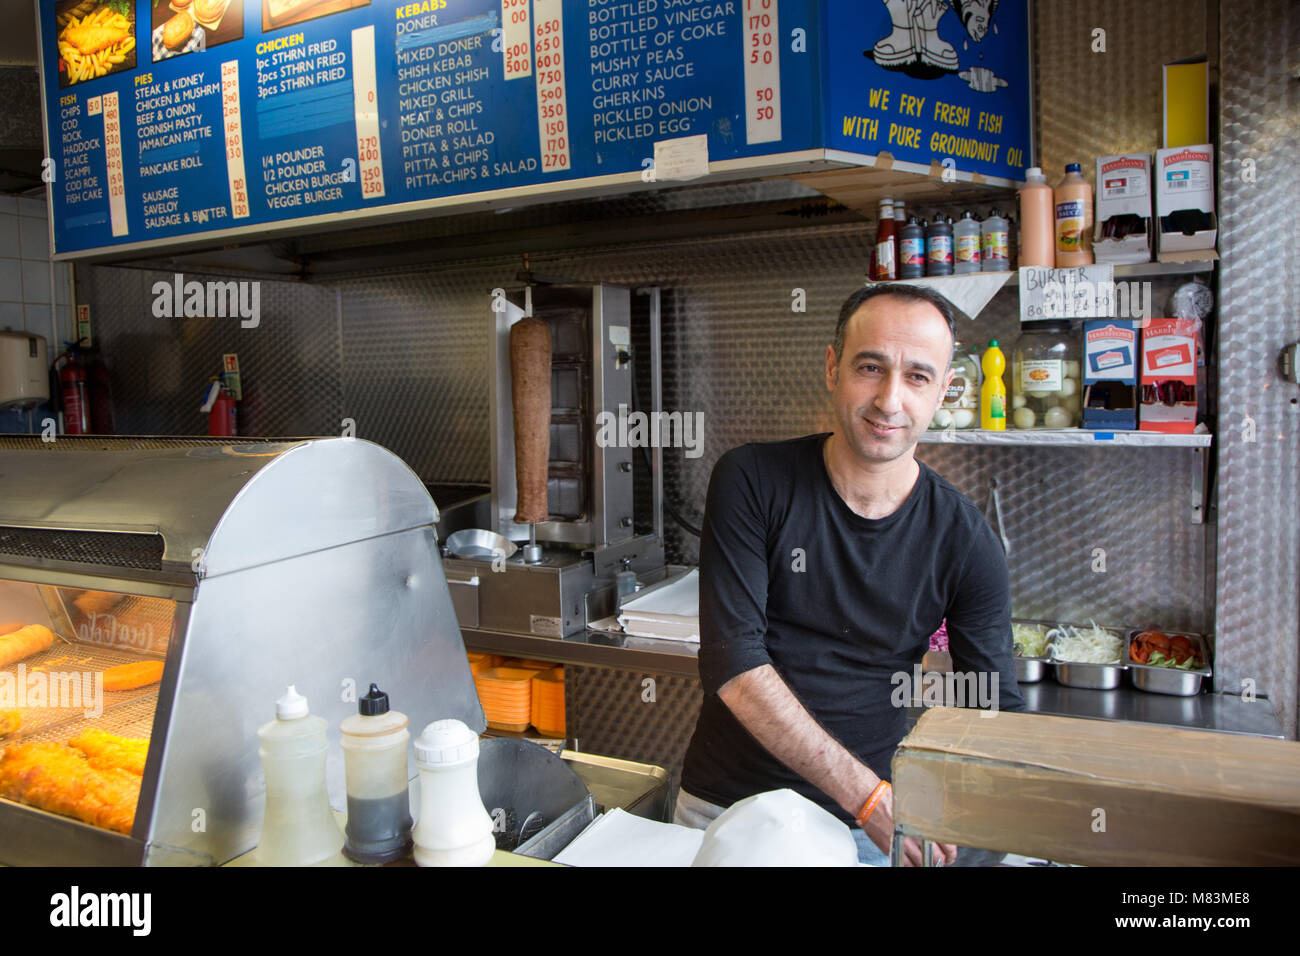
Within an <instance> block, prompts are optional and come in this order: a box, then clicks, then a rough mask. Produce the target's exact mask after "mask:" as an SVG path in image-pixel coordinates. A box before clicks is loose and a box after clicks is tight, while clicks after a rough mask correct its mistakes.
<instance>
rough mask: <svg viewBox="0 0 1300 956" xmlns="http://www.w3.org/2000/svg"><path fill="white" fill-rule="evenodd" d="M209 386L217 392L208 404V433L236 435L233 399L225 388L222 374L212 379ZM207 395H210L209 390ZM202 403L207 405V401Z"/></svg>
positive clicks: (237, 432)
mask: <svg viewBox="0 0 1300 956" xmlns="http://www.w3.org/2000/svg"><path fill="white" fill-rule="evenodd" d="M211 388H215V389H217V394H216V396H215V397H214V398H212V403H211V405H209V406H208V434H209V435H221V436H230V435H238V434H239V430H238V428H237V426H236V422H235V399H234V398H233V397H232V396H231V394H230V392H229V391H227V389H226V383H225V379H224V376H223V377H222V378H220V379H213V380H212V386H211ZM209 395H211V392H209ZM204 404H205V405H207V402H205V403H204Z"/></svg>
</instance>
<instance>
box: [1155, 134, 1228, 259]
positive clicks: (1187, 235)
mask: <svg viewBox="0 0 1300 956" xmlns="http://www.w3.org/2000/svg"><path fill="white" fill-rule="evenodd" d="M1154 175H1155V180H1156V216H1157V217H1158V219H1157V221H1158V223H1159V226H1158V228H1157V233H1158V235H1157V249H1158V250H1159V259H1160V261H1161V262H1194V261H1204V260H1210V259H1217V258H1218V254H1217V253H1216V252H1215V251H1214V243H1215V239H1216V238H1217V237H1218V235H1219V223H1218V218H1217V217H1216V216H1215V213H1214V147H1213V146H1210V145H1208V144H1202V145H1199V146H1180V147H1178V148H1176V149H1160V150H1157V151H1156V166H1155V171H1154Z"/></svg>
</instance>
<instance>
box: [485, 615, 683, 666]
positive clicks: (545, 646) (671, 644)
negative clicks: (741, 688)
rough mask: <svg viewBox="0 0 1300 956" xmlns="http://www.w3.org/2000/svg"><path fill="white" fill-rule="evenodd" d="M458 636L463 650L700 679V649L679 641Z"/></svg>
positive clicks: (590, 635)
mask: <svg viewBox="0 0 1300 956" xmlns="http://www.w3.org/2000/svg"><path fill="white" fill-rule="evenodd" d="M460 633H461V635H462V636H463V637H464V638H465V647H466V648H467V649H468V650H471V651H481V652H483V653H488V654H508V655H510V656H511V657H532V658H536V659H538V660H544V661H555V662H556V663H560V664H589V665H593V666H596V667H616V668H620V669H624V670H645V671H649V672H651V673H655V674H674V675H678V676H682V677H695V678H698V677H699V676H700V670H699V666H698V662H697V659H696V658H697V655H698V654H699V650H700V646H699V645H698V644H687V643H684V642H682V641H660V640H655V639H654V638H648V637H628V636H627V635H625V634H606V633H604V632H603V631H591V630H588V631H583V632H581V633H578V634H573V635H570V636H569V637H540V636H538V635H535V634H508V633H505V632H502V631H487V630H483V629H482V628H471V627H462V628H461V629H460Z"/></svg>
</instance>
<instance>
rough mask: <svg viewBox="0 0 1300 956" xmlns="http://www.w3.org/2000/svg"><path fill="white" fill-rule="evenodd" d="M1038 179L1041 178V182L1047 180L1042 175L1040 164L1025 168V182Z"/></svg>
mask: <svg viewBox="0 0 1300 956" xmlns="http://www.w3.org/2000/svg"><path fill="white" fill-rule="evenodd" d="M1038 180H1041V181H1042V182H1047V177H1046V176H1044V175H1043V168H1042V167H1041V166H1030V167H1029V168H1028V169H1026V170H1025V181H1026V182H1031V183H1032V182H1035V181H1038Z"/></svg>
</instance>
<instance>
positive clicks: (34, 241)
mask: <svg viewBox="0 0 1300 956" xmlns="http://www.w3.org/2000/svg"><path fill="white" fill-rule="evenodd" d="M48 229H49V226H48V224H47V222H46V220H44V219H31V218H29V217H27V216H20V217H18V241H19V243H20V248H21V255H22V258H24V259H49V257H50V235H49V231H48Z"/></svg>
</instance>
